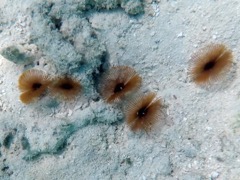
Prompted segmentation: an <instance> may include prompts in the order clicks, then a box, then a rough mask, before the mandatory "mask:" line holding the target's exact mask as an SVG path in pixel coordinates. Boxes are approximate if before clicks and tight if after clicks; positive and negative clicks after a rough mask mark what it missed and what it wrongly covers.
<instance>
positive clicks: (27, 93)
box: [18, 69, 50, 104]
mask: <svg viewBox="0 0 240 180" xmlns="http://www.w3.org/2000/svg"><path fill="white" fill-rule="evenodd" d="M49 84H50V79H49V78H48V76H47V75H46V74H45V73H44V72H43V71H41V70H37V69H31V70H27V71H25V72H23V73H22V75H21V76H20V77H19V80H18V88H19V90H20V91H21V92H22V94H21V95H20V100H21V101H22V102H23V103H25V104H29V103H32V102H34V101H35V100H37V99H38V98H40V97H41V96H42V95H43V94H44V93H45V91H46V90H47V87H48V85H49Z"/></svg>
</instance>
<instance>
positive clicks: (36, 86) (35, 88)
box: [32, 83, 42, 90]
mask: <svg viewBox="0 0 240 180" xmlns="http://www.w3.org/2000/svg"><path fill="white" fill-rule="evenodd" d="M41 86H42V84H41V83H34V84H33V85H32V88H33V90H37V89H39V88H40V87H41Z"/></svg>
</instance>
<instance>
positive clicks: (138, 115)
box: [125, 93, 162, 132]
mask: <svg viewBox="0 0 240 180" xmlns="http://www.w3.org/2000/svg"><path fill="white" fill-rule="evenodd" d="M161 114H162V102H161V100H160V99H156V94H155V93H148V94H146V95H143V96H138V97H136V98H135V99H134V100H133V101H131V102H130V103H129V104H128V105H127V107H126V109H125V116H126V121H127V124H128V126H129V127H130V129H131V130H132V131H137V130H145V131H146V132H148V131H150V130H151V128H152V127H153V126H154V125H155V124H156V123H157V121H158V120H159V119H160V117H161Z"/></svg>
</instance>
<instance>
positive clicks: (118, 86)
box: [114, 83, 124, 93]
mask: <svg viewBox="0 0 240 180" xmlns="http://www.w3.org/2000/svg"><path fill="white" fill-rule="evenodd" d="M123 89H124V83H118V84H117V85H116V86H115V89H114V93H118V92H121V91H122V90H123Z"/></svg>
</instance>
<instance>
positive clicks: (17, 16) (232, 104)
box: [0, 0, 240, 180]
mask: <svg viewBox="0 0 240 180" xmlns="http://www.w3.org/2000/svg"><path fill="white" fill-rule="evenodd" d="M239 8H240V3H239V2H238V1H237V0H231V1H230V0H227V1H224V2H220V1H207V0H203V1H196V2H193V1H191V0H186V1H180V0H179V1H176V0H171V1H167V0H166V1H164V0H161V1H160V0H158V1H154V0H145V1H140V0H139V1H134V0H107V1H102V0H89V1H81V0H69V1H63V0H58V1H50V0H49V1H46V2H42V1H37V0H34V1H32V0H18V1H16V0H2V2H1V4H0V10H1V11H0V53H1V54H2V56H1V57H0V179H79V177H81V179H164V180H168V179H169V180H173V179H180V180H198V179H199V180H200V179H212V180H215V179H226V180H228V179H231V180H232V179H233V180H237V179H238V178H239V177H240V162H239V155H240V154H239V153H240V147H239V146H240V145H239V144H240V143H239V141H240V138H239V137H240V136H239V135H240V120H239V117H240V116H239V102H240V101H239V90H240V86H239V83H238V82H239V81H240V79H239V78H238V77H237V74H238V71H239V70H238V68H237V64H238V57H239V53H240V51H239V48H238V44H239V43H240V42H239V39H240V38H239V36H240V33H238V32H239V19H238V18H236V17H238V15H239V13H238V12H239ZM210 42H221V43H224V44H226V45H227V46H228V47H229V48H230V49H232V50H233V54H234V62H235V64H234V66H235V67H234V68H233V69H234V71H235V74H236V75H235V76H232V77H230V78H229V81H228V82H227V83H225V84H224V85H223V86H224V88H222V89H204V88H201V87H198V86H196V85H195V84H194V83H193V82H192V81H191V80H190V78H189V77H188V71H187V70H188V65H189V59H190V56H191V54H192V53H193V52H195V51H196V50H198V49H199V48H200V47H202V46H204V45H205V44H208V43H210ZM113 65H127V66H131V67H133V68H134V69H135V70H136V71H137V72H138V73H139V74H140V75H141V77H142V78H143V81H144V82H143V86H142V91H143V92H147V91H154V92H156V93H157V94H158V96H159V97H161V98H162V99H163V102H164V105H165V110H166V117H165V118H164V119H162V121H164V122H165V125H164V126H163V127H159V129H156V130H155V131H153V132H151V133H150V134H146V133H144V132H137V133H134V132H131V131H130V129H129V128H128V127H127V125H126V124H125V122H124V114H123V112H122V110H121V107H119V106H118V105H109V104H106V103H105V102H104V101H103V100H102V99H101V97H100V96H99V93H98V89H97V87H98V76H99V75H100V74H101V73H102V72H104V71H105V70H106V69H108V68H109V66H113ZM30 68H37V69H41V70H44V71H46V72H48V73H49V74H51V75H53V76H57V75H63V74H68V75H70V76H73V77H74V78H76V79H77V80H79V81H80V82H81V84H82V85H83V87H84V92H83V94H82V95H81V96H80V97H78V98H77V99H76V101H73V102H63V101H61V100H58V99H54V98H52V97H50V96H46V97H43V98H42V99H41V100H39V101H38V102H37V103H34V104H31V105H24V104H22V103H21V102H20V100H19V90H18V77H19V76H20V75H21V73H22V72H23V71H25V70H26V69H30ZM121 106H122V107H124V104H122V105H121Z"/></svg>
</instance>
